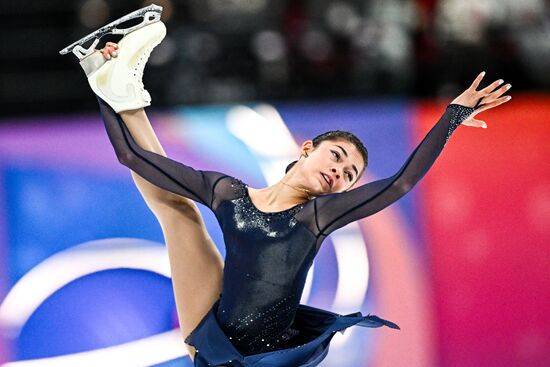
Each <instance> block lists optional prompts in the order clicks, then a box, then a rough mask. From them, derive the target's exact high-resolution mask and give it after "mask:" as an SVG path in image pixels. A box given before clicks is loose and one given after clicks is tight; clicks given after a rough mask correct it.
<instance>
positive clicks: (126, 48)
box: [60, 5, 166, 113]
mask: <svg viewBox="0 0 550 367" xmlns="http://www.w3.org/2000/svg"><path fill="white" fill-rule="evenodd" d="M161 11H162V8H161V7H159V6H156V5H150V6H148V7H146V8H143V9H140V10H138V11H135V12H133V13H130V14H128V15H126V16H124V17H122V18H120V19H118V20H116V21H114V22H112V23H110V24H108V25H106V26H104V27H102V28H100V29H99V30H97V31H95V32H93V33H91V34H89V35H88V36H86V37H84V38H82V39H80V40H79V41H77V42H75V43H73V44H72V45H70V46H68V47H67V48H65V49H63V50H62V51H60V53H61V54H66V53H69V52H71V51H72V52H73V53H74V54H75V55H76V56H77V57H78V58H79V59H80V65H81V66H82V68H83V69H84V72H85V73H86V76H87V77H88V82H89V84H90V87H91V88H92V90H93V91H94V93H95V94H97V96H98V97H100V98H101V99H102V100H104V101H105V102H106V103H107V104H109V106H111V107H112V108H113V109H114V110H115V112H117V113H118V112H122V111H127V110H133V109H137V108H143V107H146V106H149V105H150V104H151V97H150V95H149V92H147V90H145V87H144V85H143V82H142V77H143V69H144V68H145V64H146V63H147V60H148V58H149V55H150V54H151V51H152V50H153V48H154V47H155V46H157V45H158V44H159V43H160V42H161V41H162V40H163V38H164V36H165V35H166V27H165V25H164V23H162V22H161V21H160V13H161ZM138 17H143V21H142V22H141V23H140V24H138V25H136V26H133V27H130V28H126V29H118V28H117V27H116V26H117V25H119V24H121V23H124V22H126V21H128V20H131V19H134V18H138ZM107 34H122V35H123V36H124V37H123V38H122V39H121V40H120V41H119V42H118V50H117V51H118V57H116V58H112V59H110V60H106V59H105V58H104V57H103V55H102V54H101V52H100V51H98V50H96V49H95V47H96V46H97V44H98V43H99V40H100V39H101V37H103V36H105V35H107ZM92 39H94V42H93V43H92V45H91V46H90V47H88V48H84V47H82V46H83V45H84V44H85V43H87V42H89V41H91V40H92Z"/></svg>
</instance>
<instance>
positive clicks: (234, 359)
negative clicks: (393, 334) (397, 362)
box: [185, 299, 399, 367]
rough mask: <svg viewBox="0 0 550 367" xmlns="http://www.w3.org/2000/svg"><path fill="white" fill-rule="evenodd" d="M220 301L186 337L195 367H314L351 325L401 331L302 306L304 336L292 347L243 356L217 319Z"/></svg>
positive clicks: (298, 321) (371, 319) (371, 318)
mask: <svg viewBox="0 0 550 367" xmlns="http://www.w3.org/2000/svg"><path fill="white" fill-rule="evenodd" d="M219 302H220V299H218V300H217V301H216V303H214V305H213V306H212V307H211V309H210V310H209V311H208V313H207V314H206V315H205V316H204V318H203V319H202V320H201V321H200V323H199V324H198V325H197V327H196V328H195V329H194V330H193V331H192V332H191V334H189V335H188V336H187V338H185V343H186V344H189V345H192V346H193V347H195V350H196V354H195V359H194V365H195V367H214V366H228V367H229V366H231V367H244V366H246V367H248V366H250V367H252V366H253V367H297V366H299V367H313V366H317V365H318V364H319V363H321V361H322V360H323V359H325V357H326V356H327V353H328V350H329V344H330V341H331V339H332V337H333V336H334V335H335V334H336V332H337V331H340V332H341V333H344V331H345V329H347V328H348V327H350V326H353V325H358V326H364V327H373V328H375V327H380V326H388V327H390V328H393V329H399V326H397V325H396V324H394V323H393V322H391V321H387V320H384V319H381V318H380V317H378V316H375V315H370V314H369V315H367V316H363V315H362V314H361V312H356V313H352V314H349V315H340V314H336V313H334V312H330V311H327V310H323V309H320V308H315V307H311V306H307V305H302V304H300V305H299V306H298V309H297V311H296V317H295V320H294V323H293V324H292V326H291V327H292V328H293V329H298V330H299V331H300V333H299V334H298V336H297V337H296V338H293V339H292V340H293V343H294V345H293V346H292V347H289V348H285V349H279V350H274V351H269V352H265V353H259V354H252V355H248V356H243V355H242V354H240V353H239V351H238V350H237V349H235V347H234V346H233V344H231V341H230V340H229V339H228V337H227V336H226V335H225V334H224V332H223V331H222V329H221V327H220V325H219V323H218V320H217V318H216V311H217V307H218V304H219Z"/></svg>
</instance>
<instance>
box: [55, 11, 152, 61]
mask: <svg viewBox="0 0 550 367" xmlns="http://www.w3.org/2000/svg"><path fill="white" fill-rule="evenodd" d="M161 13H162V6H158V5H155V4H151V5H149V6H146V7H144V8H141V9H139V10H136V11H134V12H132V13H129V14H126V15H125V16H123V17H121V18H119V19H117V20H115V21H114V22H111V23H109V24H107V25H105V26H103V27H101V28H99V29H98V30H96V31H94V32H92V33H90V34H89V35H87V36H85V37H83V38H81V39H79V40H78V41H76V42H74V43H72V44H71V45H69V46H67V47H65V48H64V49H63V50H61V51H59V53H60V54H61V55H66V54H68V53H69V52H72V53H74V54H75V55H76V57H78V59H79V60H82V59H84V58H86V57H88V56H89V55H91V54H92V53H93V52H94V51H95V48H96V46H97V44H98V43H99V40H100V39H101V38H102V37H103V36H105V35H107V34H118V35H122V36H125V35H127V34H128V33H130V32H133V31H135V30H137V29H140V28H143V27H145V26H146V25H149V24H151V23H154V22H158V21H159V20H160V16H161ZM139 17H143V21H142V22H141V23H139V24H137V25H135V26H132V27H130V28H124V29H119V28H117V27H116V26H117V25H119V24H121V23H124V22H127V21H129V20H131V19H135V18H139ZM92 39H95V40H94V41H93V43H92V44H91V45H90V47H88V48H84V47H82V46H83V45H84V44H85V43H87V42H89V41H91V40H92Z"/></svg>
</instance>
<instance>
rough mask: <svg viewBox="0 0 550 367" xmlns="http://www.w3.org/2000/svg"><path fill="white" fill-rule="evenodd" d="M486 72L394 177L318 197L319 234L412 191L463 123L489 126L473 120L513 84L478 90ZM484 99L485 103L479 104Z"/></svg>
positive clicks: (500, 99)
mask: <svg viewBox="0 0 550 367" xmlns="http://www.w3.org/2000/svg"><path fill="white" fill-rule="evenodd" d="M483 75H484V73H482V74H480V75H479V76H478V77H477V78H476V80H475V81H474V82H473V83H472V85H471V86H470V88H468V89H467V90H466V91H465V92H464V93H463V94H461V95H460V96H459V97H457V98H456V99H455V100H454V101H453V102H452V103H451V104H450V105H449V106H448V107H447V110H446V111H445V113H444V114H443V116H442V117H441V118H440V119H439V121H438V122H437V123H436V124H435V126H434V127H433V128H432V129H431V130H430V132H429V133H428V134H427V135H426V137H425V138H424V139H423V140H422V142H421V143H420V144H419V145H418V146H417V147H416V149H415V150H414V151H413V152H412V154H411V155H410V156H409V158H408V159H407V161H406V162H405V163H404V164H403V166H402V167H401V168H400V169H399V171H397V173H395V174H394V175H393V176H391V177H388V178H385V179H382V180H378V181H374V182H371V183H368V184H366V185H362V186H360V187H358V188H356V189H353V190H350V191H347V192H342V193H335V194H330V195H325V196H320V197H318V198H316V199H315V200H316V208H317V210H316V220H317V222H316V226H317V230H318V231H319V234H321V235H328V234H329V233H330V232H332V231H334V230H336V229H338V228H340V227H342V226H344V225H346V224H348V223H351V222H353V221H356V220H358V219H361V218H364V217H368V216H370V215H372V214H374V213H376V212H378V211H380V210H382V209H384V208H386V207H387V206H389V205H390V204H392V203H394V202H395V201H397V200H398V199H399V198H401V197H402V196H403V195H405V194H406V193H407V192H409V191H410V190H411V189H412V188H413V187H414V185H416V184H417V183H418V182H419V181H420V179H421V178H422V177H423V176H424V175H425V174H426V173H427V172H428V170H429V169H430V167H431V166H432V165H433V164H434V162H435V160H436V158H437V157H438V156H439V154H440V153H441V151H442V150H443V148H444V146H445V145H446V144H447V141H448V139H449V137H450V135H451V134H452V133H453V131H454V130H455V129H456V128H457V127H458V125H460V124H461V123H462V124H463V125H467V126H474V127H486V126H487V125H486V123H485V122H484V121H480V120H475V119H474V117H475V115H477V114H478V113H479V112H481V111H485V110H487V109H490V108H493V107H496V106H498V105H500V104H502V103H505V102H507V101H509V100H510V98H511V97H507V96H505V97H501V96H502V94H504V93H505V92H506V91H507V90H508V89H510V87H511V86H510V85H505V86H503V87H500V88H498V89H496V90H495V91H493V90H494V89H495V88H497V87H498V86H500V85H501V84H502V83H503V82H502V81H501V80H499V81H496V82H494V83H492V84H491V85H489V86H488V87H487V88H485V89H483V90H480V91H477V90H476V89H477V87H478V85H479V83H480V82H481V79H482V78H483ZM481 101H483V104H480V102H481ZM474 107H475V108H474Z"/></svg>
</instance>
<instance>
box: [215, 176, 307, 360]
mask: <svg viewBox="0 0 550 367" xmlns="http://www.w3.org/2000/svg"><path fill="white" fill-rule="evenodd" d="M231 180H232V181H231V186H232V187H233V190H234V199H231V200H230V201H229V203H226V204H225V205H222V208H221V210H222V211H224V215H223V217H224V218H227V217H229V216H231V218H230V220H227V221H223V222H222V230H223V232H224V239H225V241H226V249H227V253H226V266H225V268H224V284H225V285H227V284H232V285H233V286H232V287H231V288H230V289H227V288H224V292H223V294H222V298H221V302H220V307H219V308H218V319H219V322H220V325H221V326H222V328H223V330H224V332H225V333H226V335H228V337H229V339H230V340H231V342H232V343H233V345H234V346H235V347H236V348H237V349H238V350H239V351H240V352H241V353H243V354H245V355H250V354H256V353H263V352H267V351H271V350H277V349H281V348H283V345H284V343H285V342H287V341H289V340H290V339H291V338H293V337H295V336H296V335H297V334H298V330H295V329H293V328H291V327H290V326H291V324H292V322H293V320H294V316H295V313H296V309H297V307H298V304H299V301H300V296H301V291H302V289H303V283H304V280H305V275H306V274H307V270H308V269H309V267H310V265H311V262H312V261H313V258H314V257H315V251H314V249H315V246H314V244H315V238H314V237H313V236H312V235H311V233H310V232H308V231H307V230H306V229H305V228H304V227H303V226H299V224H298V221H297V220H296V218H294V215H295V214H296V213H297V212H298V211H300V210H301V209H302V208H303V205H304V204H298V205H296V206H294V207H292V208H289V209H287V210H284V211H280V212H272V213H266V212H262V211H260V210H259V209H258V208H257V207H256V206H255V205H254V204H253V203H252V200H251V198H250V196H249V194H248V189H247V185H246V184H244V183H243V182H242V181H240V180H238V179H234V178H232V179H231ZM227 219H229V218H227ZM235 285H238V286H237V287H235ZM251 294H254V297H253V298H251V297H250V296H251ZM245 299H248V300H249V301H248V302H245ZM252 299H254V301H252ZM252 302H254V303H252Z"/></svg>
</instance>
